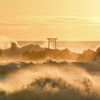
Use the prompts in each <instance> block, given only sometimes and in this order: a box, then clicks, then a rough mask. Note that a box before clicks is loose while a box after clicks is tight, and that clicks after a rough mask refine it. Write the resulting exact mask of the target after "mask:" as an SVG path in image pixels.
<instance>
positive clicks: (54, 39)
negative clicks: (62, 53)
mask: <svg viewBox="0 0 100 100" xmlns="http://www.w3.org/2000/svg"><path fill="white" fill-rule="evenodd" d="M47 39H48V49H50V42H55V49H56V40H57V39H58V38H47Z"/></svg>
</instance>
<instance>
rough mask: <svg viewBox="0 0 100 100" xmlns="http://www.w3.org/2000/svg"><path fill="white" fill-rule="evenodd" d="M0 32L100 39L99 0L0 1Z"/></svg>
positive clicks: (15, 36) (16, 36)
mask: <svg viewBox="0 0 100 100" xmlns="http://www.w3.org/2000/svg"><path fill="white" fill-rule="evenodd" d="M0 35H4V36H8V37H10V38H13V39H16V40H46V38H47V37H58V38H59V40H66V41H69V40H71V41H78V40H79V41H81V40H83V41H84V40H85V41H88V40H89V41H90V40H100V0H0Z"/></svg>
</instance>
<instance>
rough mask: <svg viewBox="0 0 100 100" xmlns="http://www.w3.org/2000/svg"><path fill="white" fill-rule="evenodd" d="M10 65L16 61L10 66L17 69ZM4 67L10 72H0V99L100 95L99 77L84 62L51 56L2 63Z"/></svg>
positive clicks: (78, 99) (91, 98) (80, 99)
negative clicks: (33, 61)
mask: <svg viewBox="0 0 100 100" xmlns="http://www.w3.org/2000/svg"><path fill="white" fill-rule="evenodd" d="M7 65H8V66H12V65H13V66H12V68H11V69H14V70H13V71H12V70H8V69H9V67H8V66H7ZM25 65H26V67H25ZM5 66H7V67H5ZM3 67H5V70H8V72H9V73H6V74H1V75H3V78H1V79H0V80H1V81H0V100H24V99H28V100H37V99H38V100H51V99H52V100H55V99H58V100H73V99H74V100H99V99H100V93H99V90H100V89H99V88H100V86H99V79H100V77H96V76H95V75H93V74H91V72H89V71H87V70H86V69H85V68H83V67H81V66H75V65H74V64H73V65H70V63H68V62H55V61H51V60H50V61H47V62H44V63H42V64H37V63H32V62H31V63H24V62H21V63H19V62H18V63H15V65H14V63H13V64H12V63H8V64H7V63H6V64H4V63H3V64H1V65H0V68H1V70H2V68H3ZM14 67H15V68H14ZM1 70H0V71H1Z"/></svg>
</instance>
